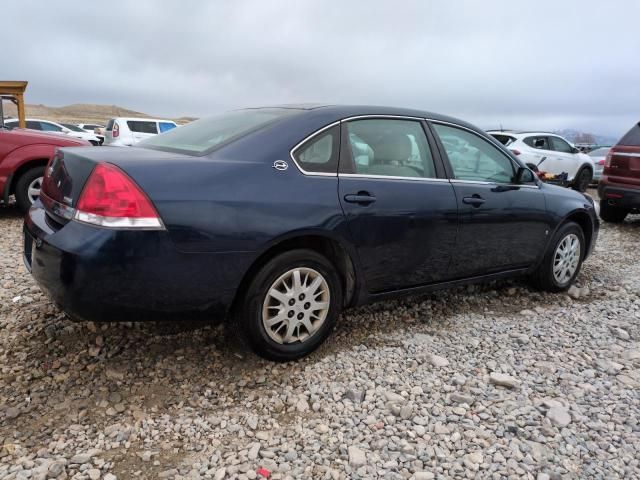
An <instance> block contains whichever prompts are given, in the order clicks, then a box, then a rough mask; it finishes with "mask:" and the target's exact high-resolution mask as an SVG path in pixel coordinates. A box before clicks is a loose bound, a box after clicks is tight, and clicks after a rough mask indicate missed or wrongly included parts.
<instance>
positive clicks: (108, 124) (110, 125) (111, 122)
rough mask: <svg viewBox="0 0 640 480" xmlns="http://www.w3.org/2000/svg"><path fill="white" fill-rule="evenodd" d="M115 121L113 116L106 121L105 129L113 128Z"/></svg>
mask: <svg viewBox="0 0 640 480" xmlns="http://www.w3.org/2000/svg"><path fill="white" fill-rule="evenodd" d="M115 122H116V120H115V118H112V119H111V120H109V121H108V122H107V131H109V132H110V131H111V130H113V124H114V123H115Z"/></svg>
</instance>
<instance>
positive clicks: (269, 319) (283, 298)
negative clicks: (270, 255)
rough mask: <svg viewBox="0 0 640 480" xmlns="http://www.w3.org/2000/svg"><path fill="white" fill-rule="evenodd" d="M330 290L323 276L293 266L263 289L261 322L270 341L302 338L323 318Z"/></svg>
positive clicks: (317, 328) (307, 337) (290, 341)
mask: <svg viewBox="0 0 640 480" xmlns="http://www.w3.org/2000/svg"><path fill="white" fill-rule="evenodd" d="M330 302H331V294H330V291H329V284H328V283H327V281H326V280H325V278H324V277H323V276H322V275H321V274H320V273H319V272H318V271H316V270H314V269H312V268H306V267H304V268H302V267H301V268H293V269H291V270H289V271H287V272H286V273H284V274H282V275H281V276H280V277H278V278H277V279H276V281H275V282H273V283H272V284H271V287H269V289H268V290H267V294H266V296H265V299H264V302H263V304H262V324H263V326H264V329H265V331H266V332H267V335H269V338H271V339H272V340H273V341H274V342H277V343H279V344H289V343H295V342H305V341H306V340H308V339H309V338H311V337H312V336H313V335H314V334H315V333H316V332H317V331H318V330H319V329H320V327H321V326H322V324H323V323H324V322H325V320H326V318H327V315H328V313H329V306H330Z"/></svg>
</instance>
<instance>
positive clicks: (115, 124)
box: [104, 117, 178, 146]
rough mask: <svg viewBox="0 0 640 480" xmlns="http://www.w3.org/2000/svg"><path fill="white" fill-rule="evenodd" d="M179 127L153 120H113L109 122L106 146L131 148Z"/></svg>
mask: <svg viewBox="0 0 640 480" xmlns="http://www.w3.org/2000/svg"><path fill="white" fill-rule="evenodd" d="M177 126H178V125H177V124H176V122H172V121H171V120H157V119H153V118H122V117H120V118H112V119H111V120H109V122H107V128H106V130H105V136H104V144H105V145H112V146H131V145H135V144H136V143H138V142H139V141H141V140H145V139H147V138H150V137H153V136H155V135H157V134H158V133H164V132H168V131H169V130H172V129H174V128H176V127H177Z"/></svg>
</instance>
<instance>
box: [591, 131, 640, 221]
mask: <svg viewBox="0 0 640 480" xmlns="http://www.w3.org/2000/svg"><path fill="white" fill-rule="evenodd" d="M598 196H599V197H600V218H602V219H603V220H604V221H606V222H612V223H621V222H623V221H624V219H625V218H626V216H627V215H628V214H629V213H640V122H638V123H637V124H635V125H634V126H633V127H631V130H629V131H628V132H627V133H626V135H625V136H623V137H622V138H621V139H620V140H619V141H618V143H617V144H616V145H615V146H613V147H611V150H610V151H609V154H608V155H607V158H606V160H605V163H604V171H603V172H602V177H601V178H600V183H599V184H598Z"/></svg>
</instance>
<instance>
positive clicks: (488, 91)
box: [2, 0, 640, 136]
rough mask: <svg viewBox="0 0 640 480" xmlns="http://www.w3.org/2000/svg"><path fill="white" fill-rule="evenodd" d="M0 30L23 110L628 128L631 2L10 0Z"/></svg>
mask: <svg viewBox="0 0 640 480" xmlns="http://www.w3.org/2000/svg"><path fill="white" fill-rule="evenodd" d="M3 18H4V19H5V21H4V22H3V38H4V39H5V41H4V45H3V53H2V72H3V73H2V77H4V78H7V79H25V80H29V82H30V86H29V90H28V91H27V100H28V101H29V102H31V103H45V104H49V105H63V104H69V103H105V104H117V105H121V106H124V107H127V108H132V109H135V110H141V111H144V112H148V113H151V114H154V115H170V116H179V115H197V116H204V115H208V114H212V113H216V112H219V111H221V110H227V109H231V108H238V107H242V106H256V105H268V104H277V103H295V102H309V101H314V102H329V103H367V104H385V105H397V106H409V107H414V108H421V109H425V110H431V111H436V112H439V113H445V114H449V115H453V116H458V117H461V118H464V119H466V120H469V121H472V122H474V123H476V124H478V125H479V126H481V127H487V128H489V127H495V126H497V125H499V124H502V125H503V126H505V128H507V127H514V128H545V129H555V128H565V127H574V128H581V129H586V130H591V131H595V132H599V133H604V134H610V135H614V136H618V135H620V134H622V133H623V132H624V131H626V130H627V129H628V128H629V127H630V125H631V124H632V123H633V122H636V121H638V120H640V114H639V113H638V105H640V88H638V85H640V68H638V67H637V65H635V63H634V62H636V60H637V52H638V51H640V48H639V47H640V37H639V36H638V35H637V33H636V31H637V28H636V25H635V23H637V19H638V18H640V3H638V2H637V1H632V0H629V1H621V2H617V3H616V11H615V12H614V11H613V9H612V8H611V6H610V4H607V3H606V2H600V1H593V0H590V1H577V0H572V1H567V2H557V1H549V0H539V1H533V0H530V1H526V2H513V1H506V0H490V1H486V2H476V1H470V0H467V1H456V2H448V1H444V0H443V1H409V0H398V1H395V2H388V1H372V0H369V1H364V0H363V1H350V2H329V1H326V0H325V1H313V0H309V1H304V2H291V1H283V0H270V1H268V2H262V1H244V0H236V1H234V2H223V1H195V0H185V1H181V2H174V1H160V0H158V1H144V0H136V1H135V2H131V1H123V0H111V1H109V2H107V3H98V4H96V3H94V2H86V1H80V0H78V1H75V0H74V1H72V0H68V1H60V2H38V1H33V0H22V1H20V2H10V3H8V4H7V5H4V6H3ZM7 19H19V20H18V21H7ZM6 39H13V40H11V41H10V42H9V41H7V40H6Z"/></svg>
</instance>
